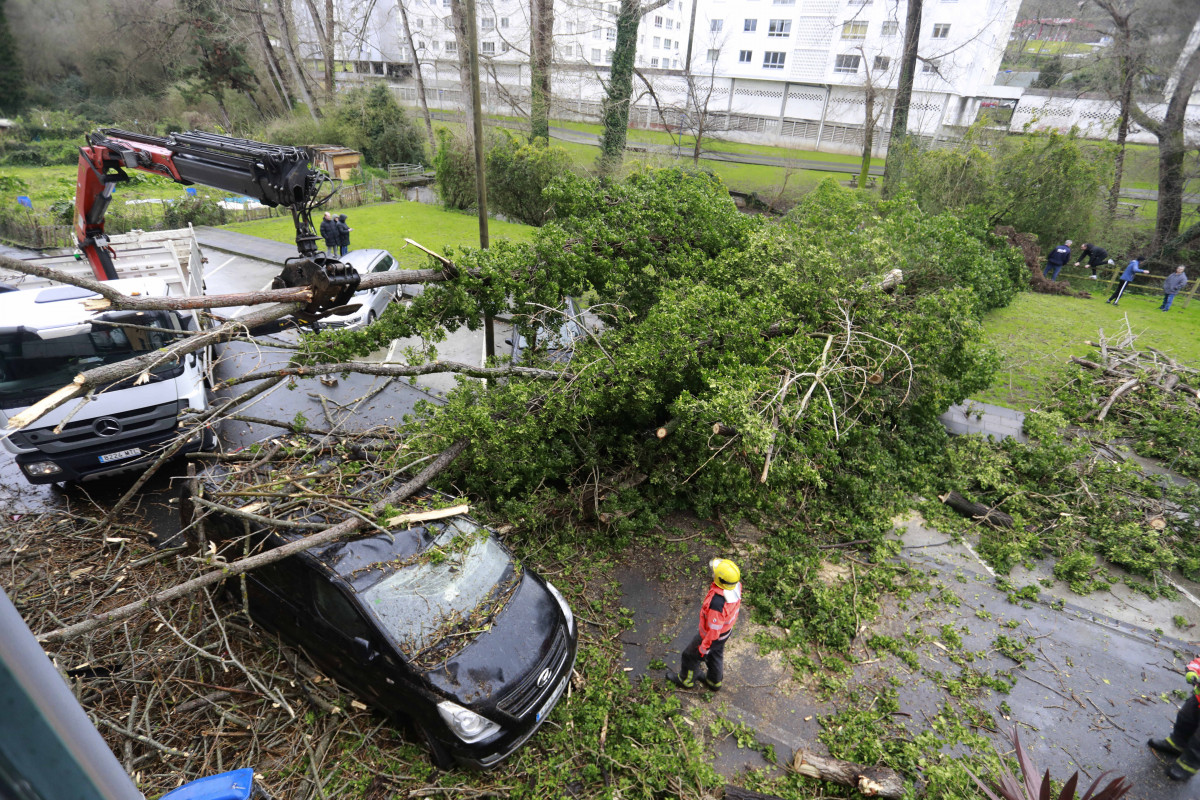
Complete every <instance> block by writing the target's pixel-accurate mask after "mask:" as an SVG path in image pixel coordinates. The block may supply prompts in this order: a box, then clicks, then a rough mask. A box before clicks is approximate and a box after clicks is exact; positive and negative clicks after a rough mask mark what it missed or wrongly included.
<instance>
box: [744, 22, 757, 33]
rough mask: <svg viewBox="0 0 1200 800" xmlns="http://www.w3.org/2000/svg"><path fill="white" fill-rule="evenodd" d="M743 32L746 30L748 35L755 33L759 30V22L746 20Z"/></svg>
mask: <svg viewBox="0 0 1200 800" xmlns="http://www.w3.org/2000/svg"><path fill="white" fill-rule="evenodd" d="M742 30H744V31H745V32H746V33H754V32H755V31H756V30H758V20H756V19H748V20H746V21H745V23H743V25H742Z"/></svg>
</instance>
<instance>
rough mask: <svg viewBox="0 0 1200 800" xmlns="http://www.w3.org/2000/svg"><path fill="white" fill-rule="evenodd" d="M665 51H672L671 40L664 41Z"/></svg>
mask: <svg viewBox="0 0 1200 800" xmlns="http://www.w3.org/2000/svg"><path fill="white" fill-rule="evenodd" d="M663 49H664V50H670V49H671V40H670V39H663Z"/></svg>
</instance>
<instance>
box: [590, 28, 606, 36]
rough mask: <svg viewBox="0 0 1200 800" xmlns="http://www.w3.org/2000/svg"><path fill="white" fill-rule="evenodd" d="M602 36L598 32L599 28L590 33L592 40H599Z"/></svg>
mask: <svg viewBox="0 0 1200 800" xmlns="http://www.w3.org/2000/svg"><path fill="white" fill-rule="evenodd" d="M603 35H604V34H603V33H602V32H601V31H600V29H599V28H596V30H594V31H592V38H593V39H599V38H600V37H601V36H603Z"/></svg>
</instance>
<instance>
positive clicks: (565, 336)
mask: <svg viewBox="0 0 1200 800" xmlns="http://www.w3.org/2000/svg"><path fill="white" fill-rule="evenodd" d="M542 316H543V317H544V318H546V319H548V320H551V321H557V322H559V324H558V325H557V326H556V327H553V328H547V327H545V326H544V325H538V326H537V328H536V329H535V333H534V342H533V349H534V350H535V351H536V352H538V353H542V354H544V355H545V356H546V357H547V358H549V359H550V360H551V361H553V362H555V363H557V364H566V363H569V362H570V360H571V358H572V357H573V356H574V355H575V340H576V339H578V338H579V337H581V336H583V335H584V333H585V331H584V329H583V317H582V315H581V313H580V311H579V305H578V304H577V303H576V302H575V301H574V300H573V299H572V298H570V297H568V298H567V300H566V302H565V303H564V304H563V308H561V309H560V310H558V311H553V312H550V311H546V312H544V313H543V315H542ZM505 344H507V345H508V346H509V347H510V348H511V352H510V355H511V356H512V362H513V363H514V364H519V363H520V362H521V361H523V360H524V359H525V358H527V355H526V351H528V350H529V340H528V339H526V338H525V336H524V335H522V334H521V333H519V332H518V331H516V330H514V331H513V338H511V339H507V340H505Z"/></svg>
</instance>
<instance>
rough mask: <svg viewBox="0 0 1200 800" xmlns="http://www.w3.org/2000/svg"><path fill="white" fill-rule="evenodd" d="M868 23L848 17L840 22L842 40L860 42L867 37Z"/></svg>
mask: <svg viewBox="0 0 1200 800" xmlns="http://www.w3.org/2000/svg"><path fill="white" fill-rule="evenodd" d="M867 28H868V24H867V23H866V22H865V21H863V20H861V19H848V20H846V21H845V22H843V23H842V41H846V42H861V41H862V40H863V39H866V38H867Z"/></svg>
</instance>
